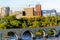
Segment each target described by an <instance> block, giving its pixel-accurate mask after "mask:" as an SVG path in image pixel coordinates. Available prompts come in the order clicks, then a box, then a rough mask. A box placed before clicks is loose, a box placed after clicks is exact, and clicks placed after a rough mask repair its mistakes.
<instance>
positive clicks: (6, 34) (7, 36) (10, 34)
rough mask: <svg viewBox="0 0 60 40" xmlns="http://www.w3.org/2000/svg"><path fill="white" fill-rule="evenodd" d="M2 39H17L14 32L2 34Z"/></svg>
mask: <svg viewBox="0 0 60 40" xmlns="http://www.w3.org/2000/svg"><path fill="white" fill-rule="evenodd" d="M4 36H5V37H4V38H5V39H6V38H7V39H8V38H9V37H15V38H16V39H18V35H17V33H16V32H14V31H8V32H5V33H4Z"/></svg>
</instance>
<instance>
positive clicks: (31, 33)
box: [23, 30, 33, 37]
mask: <svg viewBox="0 0 60 40" xmlns="http://www.w3.org/2000/svg"><path fill="white" fill-rule="evenodd" d="M25 33H29V34H30V35H31V37H33V32H32V31H30V30H27V31H25V32H24V33H23V35H24V34H25Z"/></svg>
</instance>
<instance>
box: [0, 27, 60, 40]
mask: <svg viewBox="0 0 60 40" xmlns="http://www.w3.org/2000/svg"><path fill="white" fill-rule="evenodd" d="M51 29H53V30H54V31H55V35H57V34H58V32H59V31H60V26H55V27H41V28H23V29H6V30H0V40H3V39H4V34H6V33H8V32H10V31H12V32H14V33H15V34H16V35H17V38H21V37H22V36H23V33H24V32H26V31H29V32H30V33H31V36H32V37H35V36H36V32H37V31H38V30H43V31H44V36H46V35H48V31H49V30H51Z"/></svg>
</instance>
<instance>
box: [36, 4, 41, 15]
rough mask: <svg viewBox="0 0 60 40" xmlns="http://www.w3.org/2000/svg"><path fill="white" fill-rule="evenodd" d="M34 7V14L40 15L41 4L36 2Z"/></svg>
mask: <svg viewBox="0 0 60 40" xmlns="http://www.w3.org/2000/svg"><path fill="white" fill-rule="evenodd" d="M35 8H36V10H35V16H42V14H41V5H40V4H37V5H36V7H35Z"/></svg>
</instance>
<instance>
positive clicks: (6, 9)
mask: <svg viewBox="0 0 60 40" xmlns="http://www.w3.org/2000/svg"><path fill="white" fill-rule="evenodd" d="M9 12H10V8H9V7H2V8H1V16H2V17H4V16H9Z"/></svg>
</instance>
